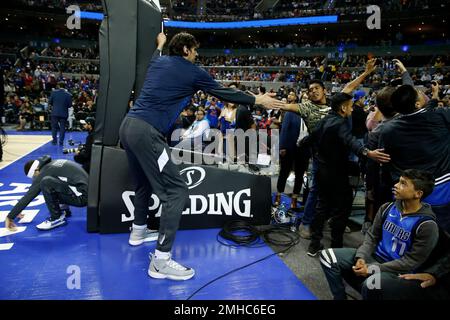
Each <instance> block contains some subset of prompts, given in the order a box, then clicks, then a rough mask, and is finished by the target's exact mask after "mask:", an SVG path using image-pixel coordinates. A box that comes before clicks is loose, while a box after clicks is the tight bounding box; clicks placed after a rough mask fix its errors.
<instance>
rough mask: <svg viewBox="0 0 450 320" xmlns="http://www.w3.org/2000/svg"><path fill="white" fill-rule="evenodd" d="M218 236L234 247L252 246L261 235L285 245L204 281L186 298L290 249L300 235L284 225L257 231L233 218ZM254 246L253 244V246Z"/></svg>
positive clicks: (271, 242)
mask: <svg viewBox="0 0 450 320" xmlns="http://www.w3.org/2000/svg"><path fill="white" fill-rule="evenodd" d="M236 232H244V235H239V234H236ZM274 235H277V236H278V237H279V236H281V237H284V239H282V240H278V239H275V238H274ZM219 236H220V237H223V238H224V239H227V240H229V241H233V242H235V243H236V246H234V247H240V246H248V247H252V245H254V244H255V243H258V242H257V241H258V239H260V237H262V238H263V239H264V240H265V241H266V242H267V243H269V244H272V245H275V246H283V247H286V246H287V248H285V249H282V250H280V251H277V252H274V253H272V254H269V255H267V256H265V257H263V258H261V259H259V260H256V261H254V262H251V263H249V264H246V265H244V266H242V267H239V268H236V269H233V270H231V271H229V272H227V273H225V274H223V275H221V276H219V277H217V278H215V279H213V280H211V281H209V282H208V283H206V284H205V285H203V286H202V287H200V288H199V289H197V290H196V291H194V292H193V293H192V294H191V295H190V296H189V297H188V298H187V300H190V299H191V298H192V297H193V296H195V295H196V294H197V293H198V292H200V291H201V290H203V289H204V288H206V287H207V286H209V285H210V284H212V283H214V282H216V281H217V280H220V279H222V278H224V277H226V276H228V275H230V274H232V273H234V272H237V271H239V270H242V269H245V268H247V267H250V266H252V265H254V264H257V263H259V262H261V261H264V260H267V259H269V258H270V257H272V256H275V255H278V254H281V253H285V252H287V251H288V250H289V249H291V248H292V247H293V246H295V245H296V244H298V243H299V241H300V236H299V235H298V234H297V233H295V232H292V231H291V230H290V229H289V228H286V227H278V226H270V227H269V228H267V229H266V230H261V231H259V230H258V229H256V228H255V227H254V226H252V225H250V224H249V223H248V222H245V221H242V220H235V221H231V222H227V223H226V224H225V226H224V227H223V229H222V230H221V231H220V232H219V234H218V241H219ZM219 243H221V244H223V243H222V242H221V241H219ZM225 245H227V246H231V247H233V245H229V244H225ZM253 248H254V246H253Z"/></svg>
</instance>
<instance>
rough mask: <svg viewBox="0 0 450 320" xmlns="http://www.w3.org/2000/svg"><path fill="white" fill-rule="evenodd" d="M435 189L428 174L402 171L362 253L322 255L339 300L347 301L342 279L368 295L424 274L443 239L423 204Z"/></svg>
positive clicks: (347, 251) (335, 251)
mask: <svg viewBox="0 0 450 320" xmlns="http://www.w3.org/2000/svg"><path fill="white" fill-rule="evenodd" d="M434 185H435V183H434V179H433V175H432V174H431V173H429V172H426V171H422V170H417V169H408V170H405V171H403V173H402V174H401V177H400V180H399V182H398V183H397V184H396V185H395V186H394V189H393V193H394V197H395V202H390V203H386V204H384V205H382V206H381V207H380V209H379V211H378V213H377V215H376V216H375V219H374V222H373V225H372V227H371V228H370V229H369V231H368V232H367V233H366V236H365V239H364V242H363V244H362V245H361V246H360V247H359V248H358V249H355V248H340V249H326V250H322V251H321V253H320V262H321V265H322V269H323V271H324V273H325V276H326V278H327V281H328V284H329V286H330V289H331V292H332V294H333V296H334V299H335V300H345V299H346V293H345V287H344V283H343V279H345V280H346V282H347V283H348V284H349V285H351V286H352V287H354V288H356V289H360V290H361V292H364V293H365V294H364V295H365V296H367V295H368V291H370V290H381V289H382V288H381V287H380V285H379V283H380V282H387V281H389V279H396V278H397V277H398V276H399V274H410V273H416V272H420V271H422V269H423V268H424V267H425V266H426V263H427V261H428V259H429V258H430V254H431V253H432V252H433V250H434V249H435V247H436V245H437V243H438V240H439V228H438V225H437V223H436V216H435V214H434V213H433V211H432V210H431V206H430V205H429V204H427V203H424V202H422V199H424V198H426V197H427V196H428V195H430V194H431V193H432V192H433V188H434ZM372 273H374V274H373V276H371V274H372ZM377 283H378V285H377Z"/></svg>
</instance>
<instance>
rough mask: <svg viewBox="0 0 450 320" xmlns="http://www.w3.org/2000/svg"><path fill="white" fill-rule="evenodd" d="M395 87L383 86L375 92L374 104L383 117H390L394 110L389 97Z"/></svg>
mask: <svg viewBox="0 0 450 320" xmlns="http://www.w3.org/2000/svg"><path fill="white" fill-rule="evenodd" d="M395 90H396V88H394V87H384V88H383V89H381V90H380V91H378V92H377V97H376V105H377V108H378V110H380V112H381V113H382V114H383V116H384V117H385V118H388V119H389V118H392V117H393V116H394V115H395V114H396V112H395V110H394V108H393V107H392V103H391V97H392V94H393V93H394V91H395Z"/></svg>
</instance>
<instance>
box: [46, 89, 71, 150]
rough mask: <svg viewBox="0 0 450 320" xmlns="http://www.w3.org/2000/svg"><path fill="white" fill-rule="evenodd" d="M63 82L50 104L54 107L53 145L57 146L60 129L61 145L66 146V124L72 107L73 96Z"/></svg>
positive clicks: (52, 118) (52, 96)
mask: <svg viewBox="0 0 450 320" xmlns="http://www.w3.org/2000/svg"><path fill="white" fill-rule="evenodd" d="M64 87H65V85H64V83H63V82H60V83H58V84H57V85H56V90H54V91H53V92H52V94H51V95H50V99H49V100H48V103H49V104H50V105H51V106H52V113H51V121H52V137H53V141H52V144H53V145H56V144H57V143H58V140H57V132H58V127H59V145H60V146H62V145H64V136H65V134H66V122H67V117H68V116H69V108H70V107H71V106H72V95H71V94H70V93H69V92H68V91H67V90H66V89H65V88H64Z"/></svg>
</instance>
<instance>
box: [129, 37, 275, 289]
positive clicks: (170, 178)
mask: <svg viewBox="0 0 450 320" xmlns="http://www.w3.org/2000/svg"><path fill="white" fill-rule="evenodd" d="M165 42H166V36H165V35H164V34H163V33H160V34H159V35H158V37H157V44H158V47H157V50H156V52H155V54H154V55H153V57H152V60H151V61H150V64H149V67H148V71H147V75H146V79H145V82H144V85H143V87H142V91H141V93H140V95H139V97H138V99H137V100H136V103H135V104H134V106H133V107H132V108H131V110H130V111H129V113H128V115H127V116H126V117H125V119H124V120H123V122H122V125H121V127H120V141H121V143H122V145H123V146H124V148H125V151H126V153H127V158H128V163H129V168H130V172H131V174H132V176H133V178H134V180H135V182H136V196H135V198H134V207H135V211H134V216H135V219H134V221H133V227H132V232H131V235H130V239H129V243H130V244H131V245H139V244H142V243H143V242H146V241H151V240H157V244H156V250H155V254H154V255H152V260H151V263H150V266H149V269H148V275H149V276H150V277H152V278H157V279H165V278H168V279H172V280H188V279H190V278H192V277H193V276H194V274H195V272H194V269H192V268H188V267H184V266H182V265H181V264H179V263H178V262H176V261H174V260H172V258H171V250H172V245H173V242H174V240H175V233H176V231H177V230H178V225H179V221H180V218H181V213H182V211H183V209H184V205H185V202H186V199H187V197H188V192H187V186H186V183H185V181H184V180H183V178H182V177H181V176H180V171H179V169H178V167H177V166H176V165H175V164H174V163H173V162H172V161H171V160H170V149H169V146H168V145H167V142H166V139H165V137H166V136H167V134H168V132H169V131H170V129H171V127H172V126H173V125H174V123H175V121H176V119H177V118H178V116H179V115H180V113H181V111H182V110H183V109H184V108H186V106H188V104H189V103H190V101H191V97H192V95H193V94H194V93H196V92H197V91H198V90H202V91H204V92H207V93H209V94H211V95H213V96H216V97H218V98H220V99H222V100H223V101H227V102H234V103H238V104H255V103H256V104H260V105H263V106H264V107H269V106H272V107H273V108H280V107H281V106H283V105H284V104H283V103H282V102H281V101H278V100H275V99H273V98H271V97H270V96H269V95H258V96H252V95H249V94H246V93H244V92H242V91H239V90H236V89H233V88H224V87H222V86H221V85H220V84H219V83H217V82H216V81H215V80H214V79H213V78H212V77H211V76H210V75H209V74H208V73H207V72H206V71H205V70H203V69H201V68H199V67H198V66H196V65H195V64H194V62H195V58H196V57H197V48H198V43H197V41H196V39H195V38H194V36H192V35H191V34H188V33H178V34H176V35H175V36H174V37H173V38H172V40H171V41H170V43H169V56H160V52H161V50H162V48H163V46H164V44H165ZM152 192H153V193H155V194H156V195H157V196H158V197H159V199H161V203H162V212H161V219H160V227H159V234H155V233H156V232H151V231H149V230H148V229H147V215H148V201H149V199H150V196H151V193H152Z"/></svg>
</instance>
